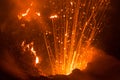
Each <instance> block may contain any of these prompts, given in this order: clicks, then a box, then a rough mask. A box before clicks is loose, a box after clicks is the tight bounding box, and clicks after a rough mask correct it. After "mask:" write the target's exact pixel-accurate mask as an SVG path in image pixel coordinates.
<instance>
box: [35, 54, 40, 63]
mask: <svg viewBox="0 0 120 80" xmlns="http://www.w3.org/2000/svg"><path fill="white" fill-rule="evenodd" d="M35 62H36V64H38V63H39V58H38V57H37V56H36V60H35Z"/></svg>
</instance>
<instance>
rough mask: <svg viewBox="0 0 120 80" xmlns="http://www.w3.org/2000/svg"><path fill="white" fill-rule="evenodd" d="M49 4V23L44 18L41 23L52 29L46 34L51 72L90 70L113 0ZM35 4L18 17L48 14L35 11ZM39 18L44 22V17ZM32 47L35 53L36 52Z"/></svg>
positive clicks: (70, 0) (53, 0) (67, 0)
mask: <svg viewBox="0 0 120 80" xmlns="http://www.w3.org/2000/svg"><path fill="white" fill-rule="evenodd" d="M47 3H48V5H45V7H47V9H50V10H51V13H48V14H49V17H48V18H47V19H48V21H49V22H47V21H46V20H43V21H44V22H42V23H41V24H42V26H43V27H44V26H45V27H46V26H47V27H48V28H50V29H46V30H45V31H44V32H43V34H44V41H45V45H46V48H47V53H48V56H49V61H50V65H51V70H52V73H51V74H53V75H54V74H69V73H71V71H72V70H73V69H75V68H78V69H80V70H84V69H86V67H87V64H88V63H89V62H91V61H92V60H93V59H94V58H95V56H96V53H94V49H93V47H92V46H94V44H95V43H94V41H95V40H96V36H97V34H98V33H100V32H101V30H102V28H103V25H104V20H105V19H106V15H107V13H108V10H107V9H108V8H109V4H110V1H109V0H48V2H47ZM32 6H33V3H31V4H30V8H28V9H27V10H26V11H25V13H23V14H19V15H18V19H19V20H21V19H22V18H25V20H27V21H29V19H32V18H35V16H37V17H40V16H41V17H44V16H42V15H41V14H40V13H39V12H36V11H35V10H31V8H32ZM32 9H34V8H32ZM43 19H44V18H43ZM37 20H39V22H40V21H41V20H42V18H38V19H37ZM32 44H33V43H31V45H32ZM25 48H28V47H27V46H26V47H25ZM30 49H31V51H32V53H33V54H35V51H34V50H32V48H30ZM35 55H36V54H35ZM38 62H39V58H38V57H36V63H38Z"/></svg>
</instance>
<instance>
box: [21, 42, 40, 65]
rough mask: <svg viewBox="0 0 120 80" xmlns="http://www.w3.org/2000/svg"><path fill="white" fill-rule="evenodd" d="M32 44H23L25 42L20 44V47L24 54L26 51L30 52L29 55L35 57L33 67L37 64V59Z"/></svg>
mask: <svg viewBox="0 0 120 80" xmlns="http://www.w3.org/2000/svg"><path fill="white" fill-rule="evenodd" d="M33 45H34V43H33V42H31V43H29V44H25V41H23V42H22V44H21V47H22V49H23V51H24V52H26V51H30V52H31V54H32V55H33V56H34V57H35V65H36V64H38V63H39V57H38V56H37V54H36V51H35V50H34V47H33Z"/></svg>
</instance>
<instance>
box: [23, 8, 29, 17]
mask: <svg viewBox="0 0 120 80" xmlns="http://www.w3.org/2000/svg"><path fill="white" fill-rule="evenodd" d="M29 12H30V8H28V9H27V10H26V12H25V13H23V14H22V16H23V17H25V16H27V15H28V13H29Z"/></svg>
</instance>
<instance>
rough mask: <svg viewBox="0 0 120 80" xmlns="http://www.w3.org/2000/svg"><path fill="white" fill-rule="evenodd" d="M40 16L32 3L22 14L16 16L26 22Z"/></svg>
mask: <svg viewBox="0 0 120 80" xmlns="http://www.w3.org/2000/svg"><path fill="white" fill-rule="evenodd" d="M38 16H40V12H37V11H36V9H35V6H33V2H32V3H31V4H30V6H29V7H28V8H27V10H25V12H24V13H20V14H18V16H17V17H18V19H19V20H21V19H22V18H23V19H24V20H26V21H30V20H31V19H34V18H36V17H38Z"/></svg>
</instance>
